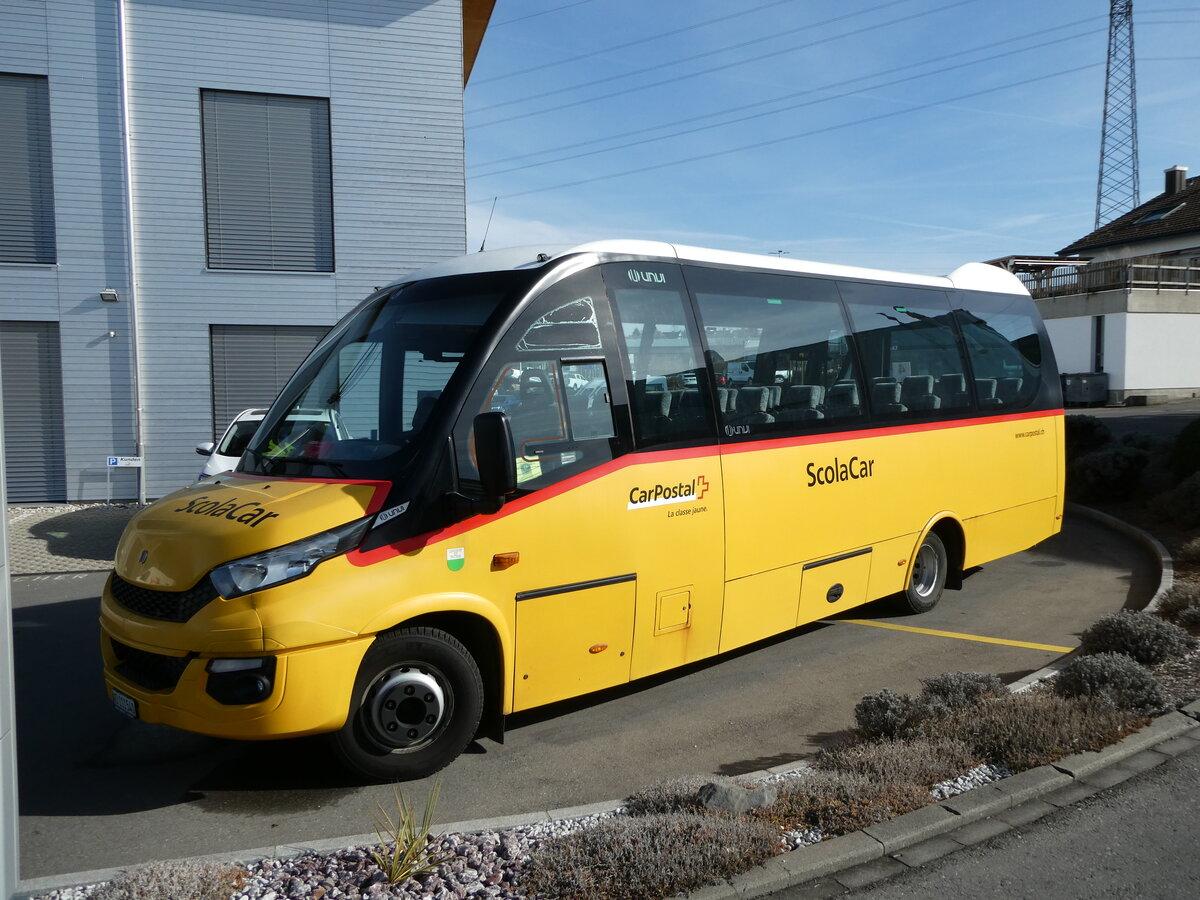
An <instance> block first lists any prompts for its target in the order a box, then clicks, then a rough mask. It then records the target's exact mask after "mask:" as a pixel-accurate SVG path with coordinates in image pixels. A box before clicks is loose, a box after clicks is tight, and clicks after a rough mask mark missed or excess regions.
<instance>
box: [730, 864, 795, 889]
mask: <svg viewBox="0 0 1200 900" xmlns="http://www.w3.org/2000/svg"><path fill="white" fill-rule="evenodd" d="M793 883H794V881H793V878H792V873H791V872H789V871H788V870H787V869H785V868H784V867H783V866H781V865H780V864H779V862H778V857H776V859H768V860H767V861H766V862H765V863H763V864H762V865H761V866H755V867H754V868H753V869H751V870H750V871H749V872H743V873H742V874H741V875H735V876H734V877H733V878H732V879H730V884H731V885H732V887H733V889H734V890H735V891H736V892H737V896H739V897H765V896H766V895H767V894H773V893H775V892H776V891H782V890H783V889H784V888H785V887H788V886H789V885H791V884H793Z"/></svg>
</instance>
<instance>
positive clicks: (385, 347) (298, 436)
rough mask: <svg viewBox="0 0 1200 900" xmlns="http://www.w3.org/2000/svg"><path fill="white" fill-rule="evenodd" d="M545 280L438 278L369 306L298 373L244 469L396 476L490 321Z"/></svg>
mask: <svg viewBox="0 0 1200 900" xmlns="http://www.w3.org/2000/svg"><path fill="white" fill-rule="evenodd" d="M535 277H536V274H534V273H529V272H492V273H486V274H482V275H461V276H454V277H449V278H437V279H431V280H428V281H419V282H412V283H409V284H406V285H400V286H398V287H396V288H393V289H390V290H389V291H387V292H385V293H382V294H380V295H379V296H378V297H375V298H373V299H371V300H369V301H367V302H366V303H364V304H363V305H362V306H360V307H359V308H358V309H357V310H355V311H354V312H353V313H351V314H350V315H349V316H348V317H347V318H346V319H343V320H342V322H341V323H340V324H339V325H337V326H335V327H334V329H333V330H332V331H331V332H330V334H329V335H328V336H327V337H326V338H325V340H323V341H322V342H321V344H319V345H318V346H317V348H316V349H315V350H314V351H313V353H312V355H311V356H310V357H309V358H308V359H307V360H306V361H305V362H304V364H303V365H302V366H301V367H300V368H299V369H298V370H297V372H296V374H295V375H293V376H292V379H291V381H290V382H288V385H287V386H286V387H285V388H284V390H283V392H282V393H281V394H280V395H279V399H278V400H276V401H275V405H274V406H272V407H271V410H270V412H268V413H267V417H266V419H265V420H264V422H263V425H262V427H261V428H260V429H259V430H258V432H257V434H256V436H255V439H254V440H253V441H252V442H251V444H250V446H249V447H248V448H247V453H246V455H245V457H244V458H243V460H242V464H241V469H240V470H241V471H243V472H248V473H251V474H255V475H268V476H291V477H321V478H356V479H358V478H364V479H379V480H392V479H394V478H395V477H396V472H397V469H398V468H400V467H402V466H403V465H405V463H406V462H407V460H408V458H409V457H410V456H411V455H412V453H413V452H414V451H415V449H416V448H417V447H418V446H420V444H421V438H422V435H423V433H424V431H425V429H426V426H427V423H429V422H430V420H431V419H432V418H433V416H434V413H435V412H436V411H437V410H438V409H439V406H440V404H441V403H442V402H443V400H442V397H443V393H444V392H445V391H446V387H447V385H448V384H449V383H450V381H451V379H452V378H453V376H454V374H455V372H456V371H457V370H458V368H459V366H460V364H461V363H462V361H463V360H464V359H465V358H467V356H468V354H470V352H471V350H472V347H473V346H474V344H475V341H476V338H477V337H478V335H479V332H480V330H481V329H482V326H483V324H484V323H485V322H486V321H487V319H488V318H489V316H491V315H492V313H493V312H495V311H496V309H497V308H498V307H499V306H500V305H501V304H502V303H503V302H504V301H505V300H506V298H509V297H511V296H512V295H514V294H516V293H519V292H520V291H522V290H523V289H524V288H525V287H526V283H527V282H529V281H531V280H532V279H533V278H535Z"/></svg>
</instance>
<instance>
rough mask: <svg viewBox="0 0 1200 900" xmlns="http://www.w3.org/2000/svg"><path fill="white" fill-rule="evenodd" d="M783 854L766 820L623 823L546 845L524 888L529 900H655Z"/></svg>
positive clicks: (672, 817)
mask: <svg viewBox="0 0 1200 900" xmlns="http://www.w3.org/2000/svg"><path fill="white" fill-rule="evenodd" d="M778 852H779V835H778V833H777V832H776V830H775V829H774V828H772V827H771V826H770V824H768V823H767V822H764V821H761V820H759V819H731V818H721V817H715V816H702V815H697V814H694V813H670V814H665V815H648V816H638V817H632V818H631V817H627V816H617V817H614V818H611V819H606V820H605V821H603V822H601V823H600V824H599V825H597V826H596V827H594V828H586V829H584V830H582V831H576V832H573V833H571V834H569V835H565V836H562V837H556V838H552V839H550V840H549V841H547V842H546V843H545V844H544V845H543V846H542V848H541V849H540V850H538V851H536V852H535V853H534V855H533V858H532V859H531V860H530V863H529V868H528V869H527V870H526V872H527V874H526V877H525V879H524V881H525V885H526V887H527V889H528V893H529V895H530V896H533V895H535V894H536V895H545V896H548V897H555V898H560V900H651V898H659V897H670V896H673V895H675V894H679V893H686V892H689V891H693V890H696V889H697V888H700V887H703V886H704V885H708V884H717V883H719V882H721V881H723V880H725V879H728V878H730V877H732V876H734V875H737V874H739V873H740V872H745V871H746V870H748V869H750V868H753V867H754V866H757V865H761V864H762V863H763V862H765V861H766V860H767V859H768V858H770V857H771V856H773V855H775V854H776V853H778Z"/></svg>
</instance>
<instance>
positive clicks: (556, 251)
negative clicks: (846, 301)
mask: <svg viewBox="0 0 1200 900" xmlns="http://www.w3.org/2000/svg"><path fill="white" fill-rule="evenodd" d="M573 253H596V254H612V255H614V256H634V257H638V256H655V257H663V258H667V259H677V260H679V261H681V262H701V263H704V262H707V263H716V264H718V265H727V266H742V267H748V268H756V269H764V270H773V271H777V272H788V273H794V274H805V275H824V276H830V277H837V278H852V279H857V280H863V281H889V282H896V283H899V284H910V285H914V286H918V287H932V288H942V289H947V288H962V289H964V290H979V291H992V292H996V293H1004V294H1024V293H1026V290H1025V287H1024V285H1022V284H1021V280H1020V279H1019V278H1017V277H1016V276H1015V275H1013V274H1012V273H1011V272H1006V271H1005V270H1004V269H1001V268H999V267H997V266H991V265H987V264H986V263H967V264H966V265H963V266H960V267H959V268H957V269H955V270H954V271H953V272H951V273H950V275H948V276H945V277H938V276H932V275H914V274H912V273H910V272H892V271H888V270H885V269H868V268H862V267H859V266H844V265H837V264H834V263H821V262H814V261H811V260H801V259H783V258H781V257H778V256H763V255H759V254H755V253H741V252H737V251H733V250H714V249H710V248H706V247H691V246H687V245H683V244H670V243H666V242H664V241H642V240H619V239H618V240H603V241H589V242H587V243H584V244H578V245H576V246H573V247H568V246H562V245H554V246H529V247H511V248H507V249H503V250H486V251H481V252H478V253H469V254H467V255H465V256H459V257H455V258H453V259H448V260H444V261H442V262H438V263H434V264H433V265H430V266H426V267H425V268H422V269H418V270H417V271H415V272H412V273H411V274H409V275H405V276H404V277H403V278H399V279H396V280H395V281H394V282H392V283H393V284H400V283H402V282H408V281H418V280H421V279H425V278H441V277H444V276H447V275H467V274H471V273H474V272H497V271H505V270H510V269H524V268H534V267H536V266H540V265H543V264H544V263H545V262H547V261H549V260H551V259H556V258H558V257H560V256H565V255H567V254H573Z"/></svg>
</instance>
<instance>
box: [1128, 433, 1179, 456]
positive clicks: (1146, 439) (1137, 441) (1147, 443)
mask: <svg viewBox="0 0 1200 900" xmlns="http://www.w3.org/2000/svg"><path fill="white" fill-rule="evenodd" d="M1121 443H1122V444H1123V445H1124V446H1126V447H1135V448H1137V449H1138V450H1145V451H1146V452H1147V453H1158V452H1160V451H1163V450H1166V449H1167V447H1168V446H1169V445H1170V444H1169V442H1168V441H1165V440H1163V439H1162V438H1160V437H1158V436H1157V435H1154V434H1146V432H1144V431H1131V432H1129V434H1125V435H1122V436H1121Z"/></svg>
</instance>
